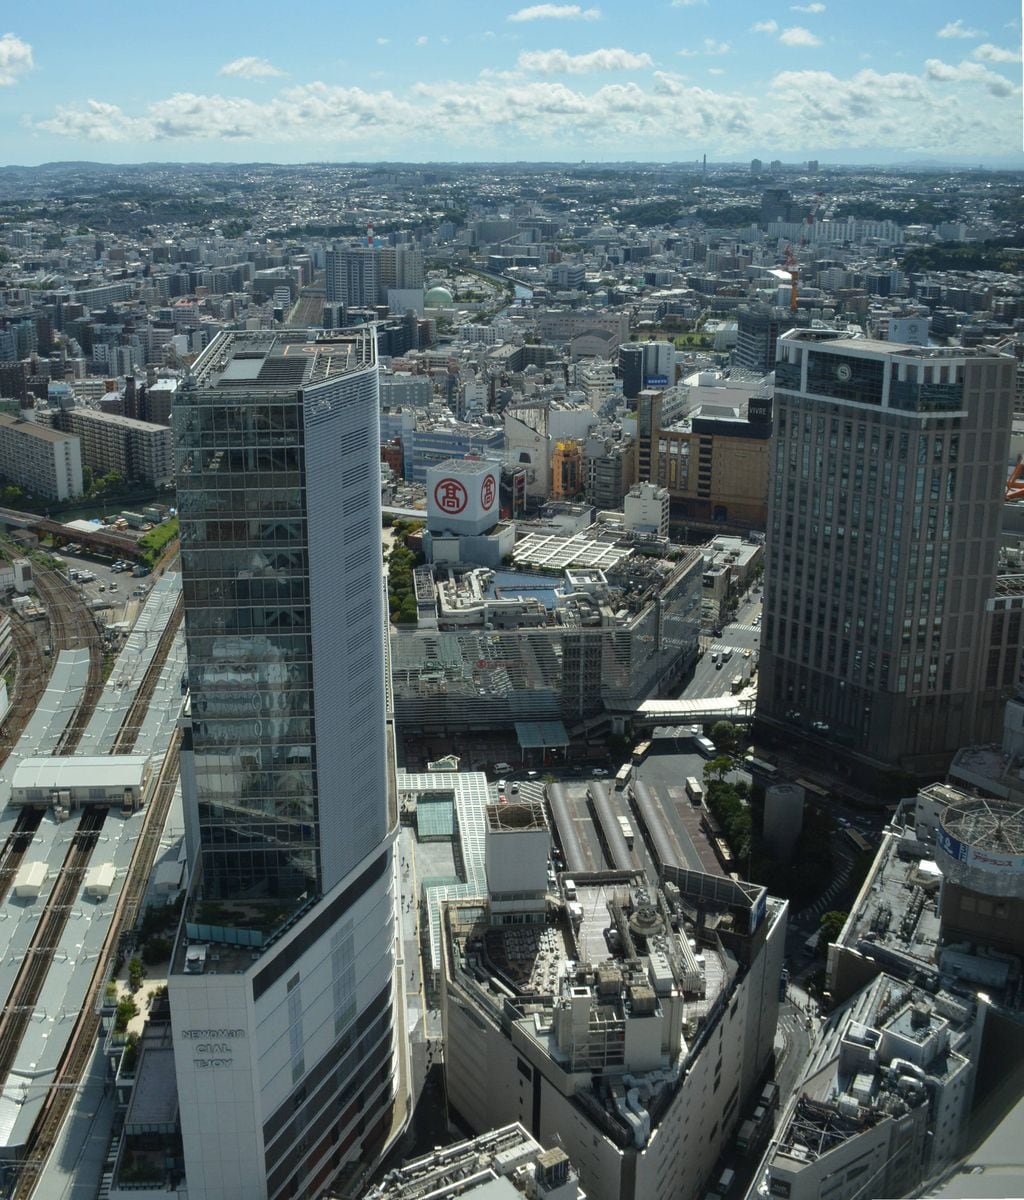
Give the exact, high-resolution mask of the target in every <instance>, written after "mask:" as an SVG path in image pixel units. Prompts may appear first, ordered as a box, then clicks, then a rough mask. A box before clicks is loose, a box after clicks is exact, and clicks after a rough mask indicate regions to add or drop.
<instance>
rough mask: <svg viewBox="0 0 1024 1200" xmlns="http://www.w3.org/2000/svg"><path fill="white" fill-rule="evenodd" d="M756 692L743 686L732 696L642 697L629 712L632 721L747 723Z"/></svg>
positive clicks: (654, 723) (669, 723)
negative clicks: (689, 698)
mask: <svg viewBox="0 0 1024 1200" xmlns="http://www.w3.org/2000/svg"><path fill="white" fill-rule="evenodd" d="M756 698H757V693H756V692H755V690H754V689H753V688H747V689H744V691H742V692H740V693H739V695H736V696H705V697H702V698H700V699H695V700H667V699H666V700H645V701H644V702H643V704H641V705H640V706H639V707H638V708H637V709H636V710H635V711H634V713H633V724H634V725H711V724H714V722H715V721H731V722H732V723H733V724H734V725H749V724H750V723H751V721H753V719H754V706H755V703H756Z"/></svg>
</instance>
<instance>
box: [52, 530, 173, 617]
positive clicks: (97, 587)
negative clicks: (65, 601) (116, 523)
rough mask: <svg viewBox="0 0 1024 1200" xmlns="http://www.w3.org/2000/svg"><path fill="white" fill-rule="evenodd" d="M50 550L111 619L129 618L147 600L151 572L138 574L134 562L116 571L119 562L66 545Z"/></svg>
mask: <svg viewBox="0 0 1024 1200" xmlns="http://www.w3.org/2000/svg"><path fill="white" fill-rule="evenodd" d="M50 553H51V554H52V556H53V557H54V558H55V559H57V560H58V561H59V562H60V563H61V564H63V566H64V570H65V572H66V573H67V575H68V578H69V579H70V580H71V581H72V582H73V583H74V584H75V585H76V586H77V587H78V588H79V589H80V591H81V592H82V594H83V596H84V597H85V599H86V602H87V603H88V604H89V606H90V607H91V608H93V609H94V611H101V610H104V611H106V612H107V613H108V616H109V621H110V622H116V621H123V620H125V619H129V618H130V617H131V615H132V608H133V607H134V606H137V605H138V604H139V603H141V602H142V601H144V600H145V598H146V596H147V595H148V594H149V590H150V588H151V587H152V585H153V580H152V577H151V576H148V575H147V576H145V577H144V578H139V577H136V576H134V575H133V574H132V567H133V566H134V564H133V563H131V562H127V563H124V564H122V565H121V567H120V569H118V570H116V571H115V570H114V567H115V565H116V562H111V561H109V560H105V559H97V558H94V557H93V556H92V555H89V554H81V553H75V552H74V551H69V549H68V548H67V547H65V548H64V549H63V550H58V551H51V552H50Z"/></svg>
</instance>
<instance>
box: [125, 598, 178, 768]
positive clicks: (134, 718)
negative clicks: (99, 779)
mask: <svg viewBox="0 0 1024 1200" xmlns="http://www.w3.org/2000/svg"><path fill="white" fill-rule="evenodd" d="M183 613H184V601H183V599H182V597H181V596H180V595H179V596H178V600H177V603H176V604H175V606H174V611H173V612H172V613H171V615H170V617H169V619H168V621H167V625H166V627H165V629H164V631H163V633H162V634H161V635H160V641H159V642H157V647H156V652H155V653H154V655H153V660H152V662H151V663H150V664H149V667H148V668H147V670H146V674H145V677H144V678H143V680H142V683H141V684H140V685H139V690H138V692H137V693H136V696H135V699H134V700H133V701H132V703H131V707H130V708H129V709H128V711H127V712H126V713H125V716H124V722H123V723H122V725H121V728H120V729H119V730H118V732H117V737H116V738H115V739H114V744H113V746H112V747H111V750H110V753H111V754H131V752H132V750H134V748H135V743H136V741H137V740H138V737H139V730H140V729H141V728H142V722H143V720H144V718H145V716H146V713H147V712H148V710H149V705H150V702H151V701H152V699H153V692H154V691H155V690H156V685H157V683H158V682H159V679H160V673H161V671H163V669H164V664H165V663H166V662H167V656H168V654H170V652H171V645H172V643H173V642H174V638H175V635H176V634H177V632H178V628H179V627H180V625H181V621H182V615H183Z"/></svg>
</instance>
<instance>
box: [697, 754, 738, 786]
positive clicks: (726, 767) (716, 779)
mask: <svg viewBox="0 0 1024 1200" xmlns="http://www.w3.org/2000/svg"><path fill="white" fill-rule="evenodd" d="M731 770H732V759H731V758H729V756H728V755H726V754H720V755H719V756H718V757H717V758H713V759H712V760H711V761H710V762H706V763H705V764H704V782H705V783H721V782H722V780H723V779H725V777H726V775H728V774H729V772H730V771H731Z"/></svg>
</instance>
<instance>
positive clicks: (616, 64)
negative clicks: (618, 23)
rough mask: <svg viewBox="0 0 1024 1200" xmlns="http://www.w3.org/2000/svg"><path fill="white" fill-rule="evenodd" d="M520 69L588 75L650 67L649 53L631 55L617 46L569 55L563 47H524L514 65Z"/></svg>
mask: <svg viewBox="0 0 1024 1200" xmlns="http://www.w3.org/2000/svg"><path fill="white" fill-rule="evenodd" d="M516 65H517V66H518V67H519V69H520V70H522V71H534V72H536V73H537V74H538V75H587V74H589V73H590V72H591V71H638V70H640V68H641V67H652V66H654V62H653V60H652V59H651V56H650V55H649V54H634V53H633V52H632V51H630V50H622V49H620V48H616V49H609V50H591V51H590V53H589V54H569V53H568V52H567V51H566V50H524V51H523V52H522V54H520V55H519V59H518V61H517V64H516Z"/></svg>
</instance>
